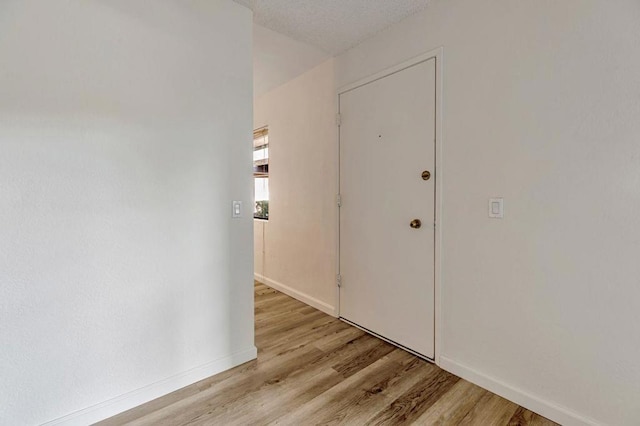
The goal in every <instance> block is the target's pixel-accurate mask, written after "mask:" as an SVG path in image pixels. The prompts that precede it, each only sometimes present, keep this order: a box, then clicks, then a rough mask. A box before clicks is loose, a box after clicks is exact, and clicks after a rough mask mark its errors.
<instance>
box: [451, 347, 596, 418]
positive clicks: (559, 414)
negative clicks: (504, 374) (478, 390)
mask: <svg viewBox="0 0 640 426" xmlns="http://www.w3.org/2000/svg"><path fill="white" fill-rule="evenodd" d="M440 367H441V368H442V369H444V370H447V371H448V372H450V373H453V374H455V375H456V376H460V377H462V378H463V379H465V380H467V381H469V382H471V383H474V384H476V385H478V386H480V387H482V388H484V389H487V390H489V391H491V392H493V393H495V394H497V395H500V396H501V397H503V398H506V399H508V400H509V401H512V402H514V403H516V404H518V405H521V406H523V407H525V408H526V409H528V410H531V411H533V412H534V413H538V414H540V415H541V416H544V417H547V418H548V419H550V420H553V421H554V422H557V423H560V424H562V425H565V426H578V425H580V426H584V425H589V426H599V425H600V423H598V422H597V421H595V420H594V419H591V418H589V417H585V416H582V415H580V414H578V413H576V412H575V411H572V410H570V409H568V408H566V407H562V406H560V405H557V404H554V403H553V402H550V401H547V400H545V399H542V398H540V397H538V396H535V395H532V394H530V393H527V392H525V391H523V390H522V389H518V388H516V387H513V386H511V385H509V384H507V383H504V382H502V381H500V380H498V379H495V378H493V377H489V376H487V375H486V374H483V373H481V372H479V371H477V370H474V369H473V368H471V367H469V366H467V365H464V364H462V363H459V362H457V361H454V360H452V359H449V358H447V357H446V356H444V355H441V356H440Z"/></svg>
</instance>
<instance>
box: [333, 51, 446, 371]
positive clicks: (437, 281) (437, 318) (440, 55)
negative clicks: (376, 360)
mask: <svg viewBox="0 0 640 426" xmlns="http://www.w3.org/2000/svg"><path fill="white" fill-rule="evenodd" d="M431 59H435V61H436V63H435V67H436V87H435V95H436V101H435V102H436V105H435V111H436V116H435V133H436V134H435V141H434V142H435V173H434V175H435V177H434V179H435V188H434V189H435V211H434V217H435V232H434V245H435V247H434V305H435V306H434V361H435V363H436V365H440V353H441V348H442V344H441V342H442V333H441V329H442V304H441V300H442V192H443V185H442V182H443V161H442V141H443V137H442V129H443V127H442V119H443V117H442V115H443V91H444V85H443V75H444V74H443V71H444V63H443V62H444V47H439V48H436V49H434V50H431V51H429V52H426V53H423V54H421V55H418V56H415V57H413V58H411V59H409V60H407V61H404V62H401V63H399V64H397V65H394V66H392V67H389V68H386V69H384V70H382V71H380V72H377V73H375V74H372V75H370V76H368V77H365V78H363V79H360V80H358V81H356V82H353V83H350V84H347V85H345V86H342V87H340V88H338V90H337V93H336V111H337V112H336V117H337V120H336V124H337V126H336V128H337V137H336V139H337V160H338V163H337V164H338V168H337V174H338V176H337V188H336V194H337V195H336V210H337V219H336V220H337V228H336V229H337V239H336V246H337V250H336V253H337V258H336V272H337V277H339V276H340V206H339V198H338V197H339V195H340V165H341V163H340V122H339V117H340V95H341V94H343V93H346V92H348V91H350V90H353V89H356V88H358V87H361V86H364V85H365V84H368V83H371V82H374V81H376V80H380V79H381V78H384V77H387V76H389V75H391V74H395V73H397V72H400V71H403V70H405V69H407V68H410V67H412V66H414V65H418V64H420V63H422V62H426V61H428V60H431ZM337 277H336V278H337ZM336 316H337V317H340V287H339V286H338V285H336Z"/></svg>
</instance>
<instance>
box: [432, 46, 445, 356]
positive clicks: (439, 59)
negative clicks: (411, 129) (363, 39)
mask: <svg viewBox="0 0 640 426" xmlns="http://www.w3.org/2000/svg"><path fill="white" fill-rule="evenodd" d="M429 54H430V55H432V56H434V57H435V58H436V140H435V143H436V170H435V172H436V173H435V179H436V182H435V187H436V200H435V217H434V220H435V222H436V229H435V250H434V259H433V263H434V281H435V282H434V300H433V304H434V316H435V319H434V361H435V363H436V365H438V364H439V363H440V354H441V353H442V318H443V317H442V265H443V263H442V229H443V227H442V220H443V214H442V206H443V202H442V197H443V196H444V186H443V184H442V182H443V181H444V179H443V178H444V168H443V165H444V161H443V152H444V149H443V145H442V143H443V134H442V130H443V129H444V126H443V113H444V48H443V47H440V48H438V49H436V50H435V51H433V52H431V53H429Z"/></svg>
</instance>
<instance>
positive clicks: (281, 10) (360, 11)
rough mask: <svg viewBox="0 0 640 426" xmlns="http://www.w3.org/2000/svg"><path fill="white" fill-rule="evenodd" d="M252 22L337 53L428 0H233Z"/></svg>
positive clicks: (402, 16)
mask: <svg viewBox="0 0 640 426" xmlns="http://www.w3.org/2000/svg"><path fill="white" fill-rule="evenodd" d="M235 1H236V2H238V3H240V4H243V5H245V6H247V7H250V8H251V9H253V12H254V22H255V23H256V24H259V25H262V26H264V27H267V28H270V29H272V30H274V31H277V32H279V33H281V34H285V35H287V36H289V37H291V38H293V39H295V40H298V41H302V42H305V43H308V44H311V45H313V46H316V47H319V48H321V49H323V50H325V51H326V52H328V53H331V54H333V55H337V54H339V53H342V52H344V51H345V50H347V49H349V48H351V47H353V46H355V45H357V44H359V43H360V42H362V41H363V40H365V39H367V38H369V37H371V36H372V35H374V34H376V33H377V32H379V31H381V30H383V29H385V28H387V27H389V26H391V25H392V24H395V23H396V22H398V21H400V20H402V19H403V18H406V17H407V16H409V15H411V14H413V13H415V12H418V11H420V10H422V9H424V8H425V7H426V6H427V4H428V3H429V0H235Z"/></svg>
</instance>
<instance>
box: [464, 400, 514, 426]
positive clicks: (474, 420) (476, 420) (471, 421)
mask: <svg viewBox="0 0 640 426" xmlns="http://www.w3.org/2000/svg"><path fill="white" fill-rule="evenodd" d="M517 409H518V406H517V405H516V404H514V403H513V402H511V401H507V400H506V399H504V398H501V397H499V396H498V395H494V394H492V393H490V392H487V393H486V394H485V395H484V396H483V397H482V398H480V401H478V403H477V404H476V405H475V406H474V407H473V408H472V409H471V411H470V412H469V414H467V415H466V416H465V418H464V419H462V421H461V422H460V425H465V426H467V425H474V426H504V425H508V424H509V421H510V420H511V418H512V417H513V415H514V413H515V412H516V410H517Z"/></svg>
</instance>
